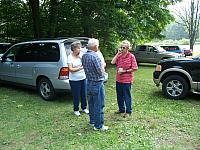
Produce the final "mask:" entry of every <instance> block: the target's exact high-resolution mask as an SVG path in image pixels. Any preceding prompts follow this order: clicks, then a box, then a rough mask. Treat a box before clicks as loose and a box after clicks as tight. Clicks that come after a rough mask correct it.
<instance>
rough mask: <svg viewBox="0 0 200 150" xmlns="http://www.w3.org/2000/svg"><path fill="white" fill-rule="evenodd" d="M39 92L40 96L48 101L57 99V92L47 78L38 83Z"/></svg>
mask: <svg viewBox="0 0 200 150" xmlns="http://www.w3.org/2000/svg"><path fill="white" fill-rule="evenodd" d="M37 90H38V93H39V95H40V96H41V97H42V98H43V99H44V100H46V101H52V100H54V99H55V97H56V92H55V90H54V88H53V86H52V84H51V81H50V80H49V79H47V78H42V79H41V80H40V81H39V82H38V86H37Z"/></svg>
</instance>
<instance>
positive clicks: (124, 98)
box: [116, 82, 132, 113]
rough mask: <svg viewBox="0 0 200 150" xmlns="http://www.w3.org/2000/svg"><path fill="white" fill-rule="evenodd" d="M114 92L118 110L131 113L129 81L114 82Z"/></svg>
mask: <svg viewBox="0 0 200 150" xmlns="http://www.w3.org/2000/svg"><path fill="white" fill-rule="evenodd" d="M116 92H117V102H118V107H119V111H120V112H122V113H124V112H126V113H132V98H131V83H119V82H116ZM124 103H125V105H126V110H125V106H124Z"/></svg>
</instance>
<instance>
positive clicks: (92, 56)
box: [82, 50, 104, 81]
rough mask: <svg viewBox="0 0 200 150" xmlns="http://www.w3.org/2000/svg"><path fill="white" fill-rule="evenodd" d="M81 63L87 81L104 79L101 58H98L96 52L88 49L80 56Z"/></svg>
mask: <svg viewBox="0 0 200 150" xmlns="http://www.w3.org/2000/svg"><path fill="white" fill-rule="evenodd" d="M82 64H83V68H84V70H85V74H86V78H87V79H88V80H89V81H103V80H104V75H103V71H102V64H101V60H100V59H99V57H98V55H97V53H95V52H94V51H92V50H88V51H87V52H86V53H85V54H84V55H83V57H82Z"/></svg>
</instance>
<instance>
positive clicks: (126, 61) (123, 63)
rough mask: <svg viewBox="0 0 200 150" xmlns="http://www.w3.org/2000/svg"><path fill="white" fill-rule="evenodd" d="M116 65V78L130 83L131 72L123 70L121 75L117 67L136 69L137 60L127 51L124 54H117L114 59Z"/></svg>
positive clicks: (121, 81)
mask: <svg viewBox="0 0 200 150" xmlns="http://www.w3.org/2000/svg"><path fill="white" fill-rule="evenodd" d="M116 66H117V73H116V80H117V82H119V83H132V82H133V80H134V74H133V72H125V73H122V74H121V75H120V74H119V73H118V69H119V68H123V70H129V69H133V70H137V69H138V66H137V62H136V59H135V56H134V55H133V54H132V53H130V52H128V53H127V54H126V55H122V54H119V55H118V57H117V59H116Z"/></svg>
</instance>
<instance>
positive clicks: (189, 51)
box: [183, 48, 192, 56]
mask: <svg viewBox="0 0 200 150" xmlns="http://www.w3.org/2000/svg"><path fill="white" fill-rule="evenodd" d="M183 52H184V54H185V56H192V50H191V49H185V48H184V49H183Z"/></svg>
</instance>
